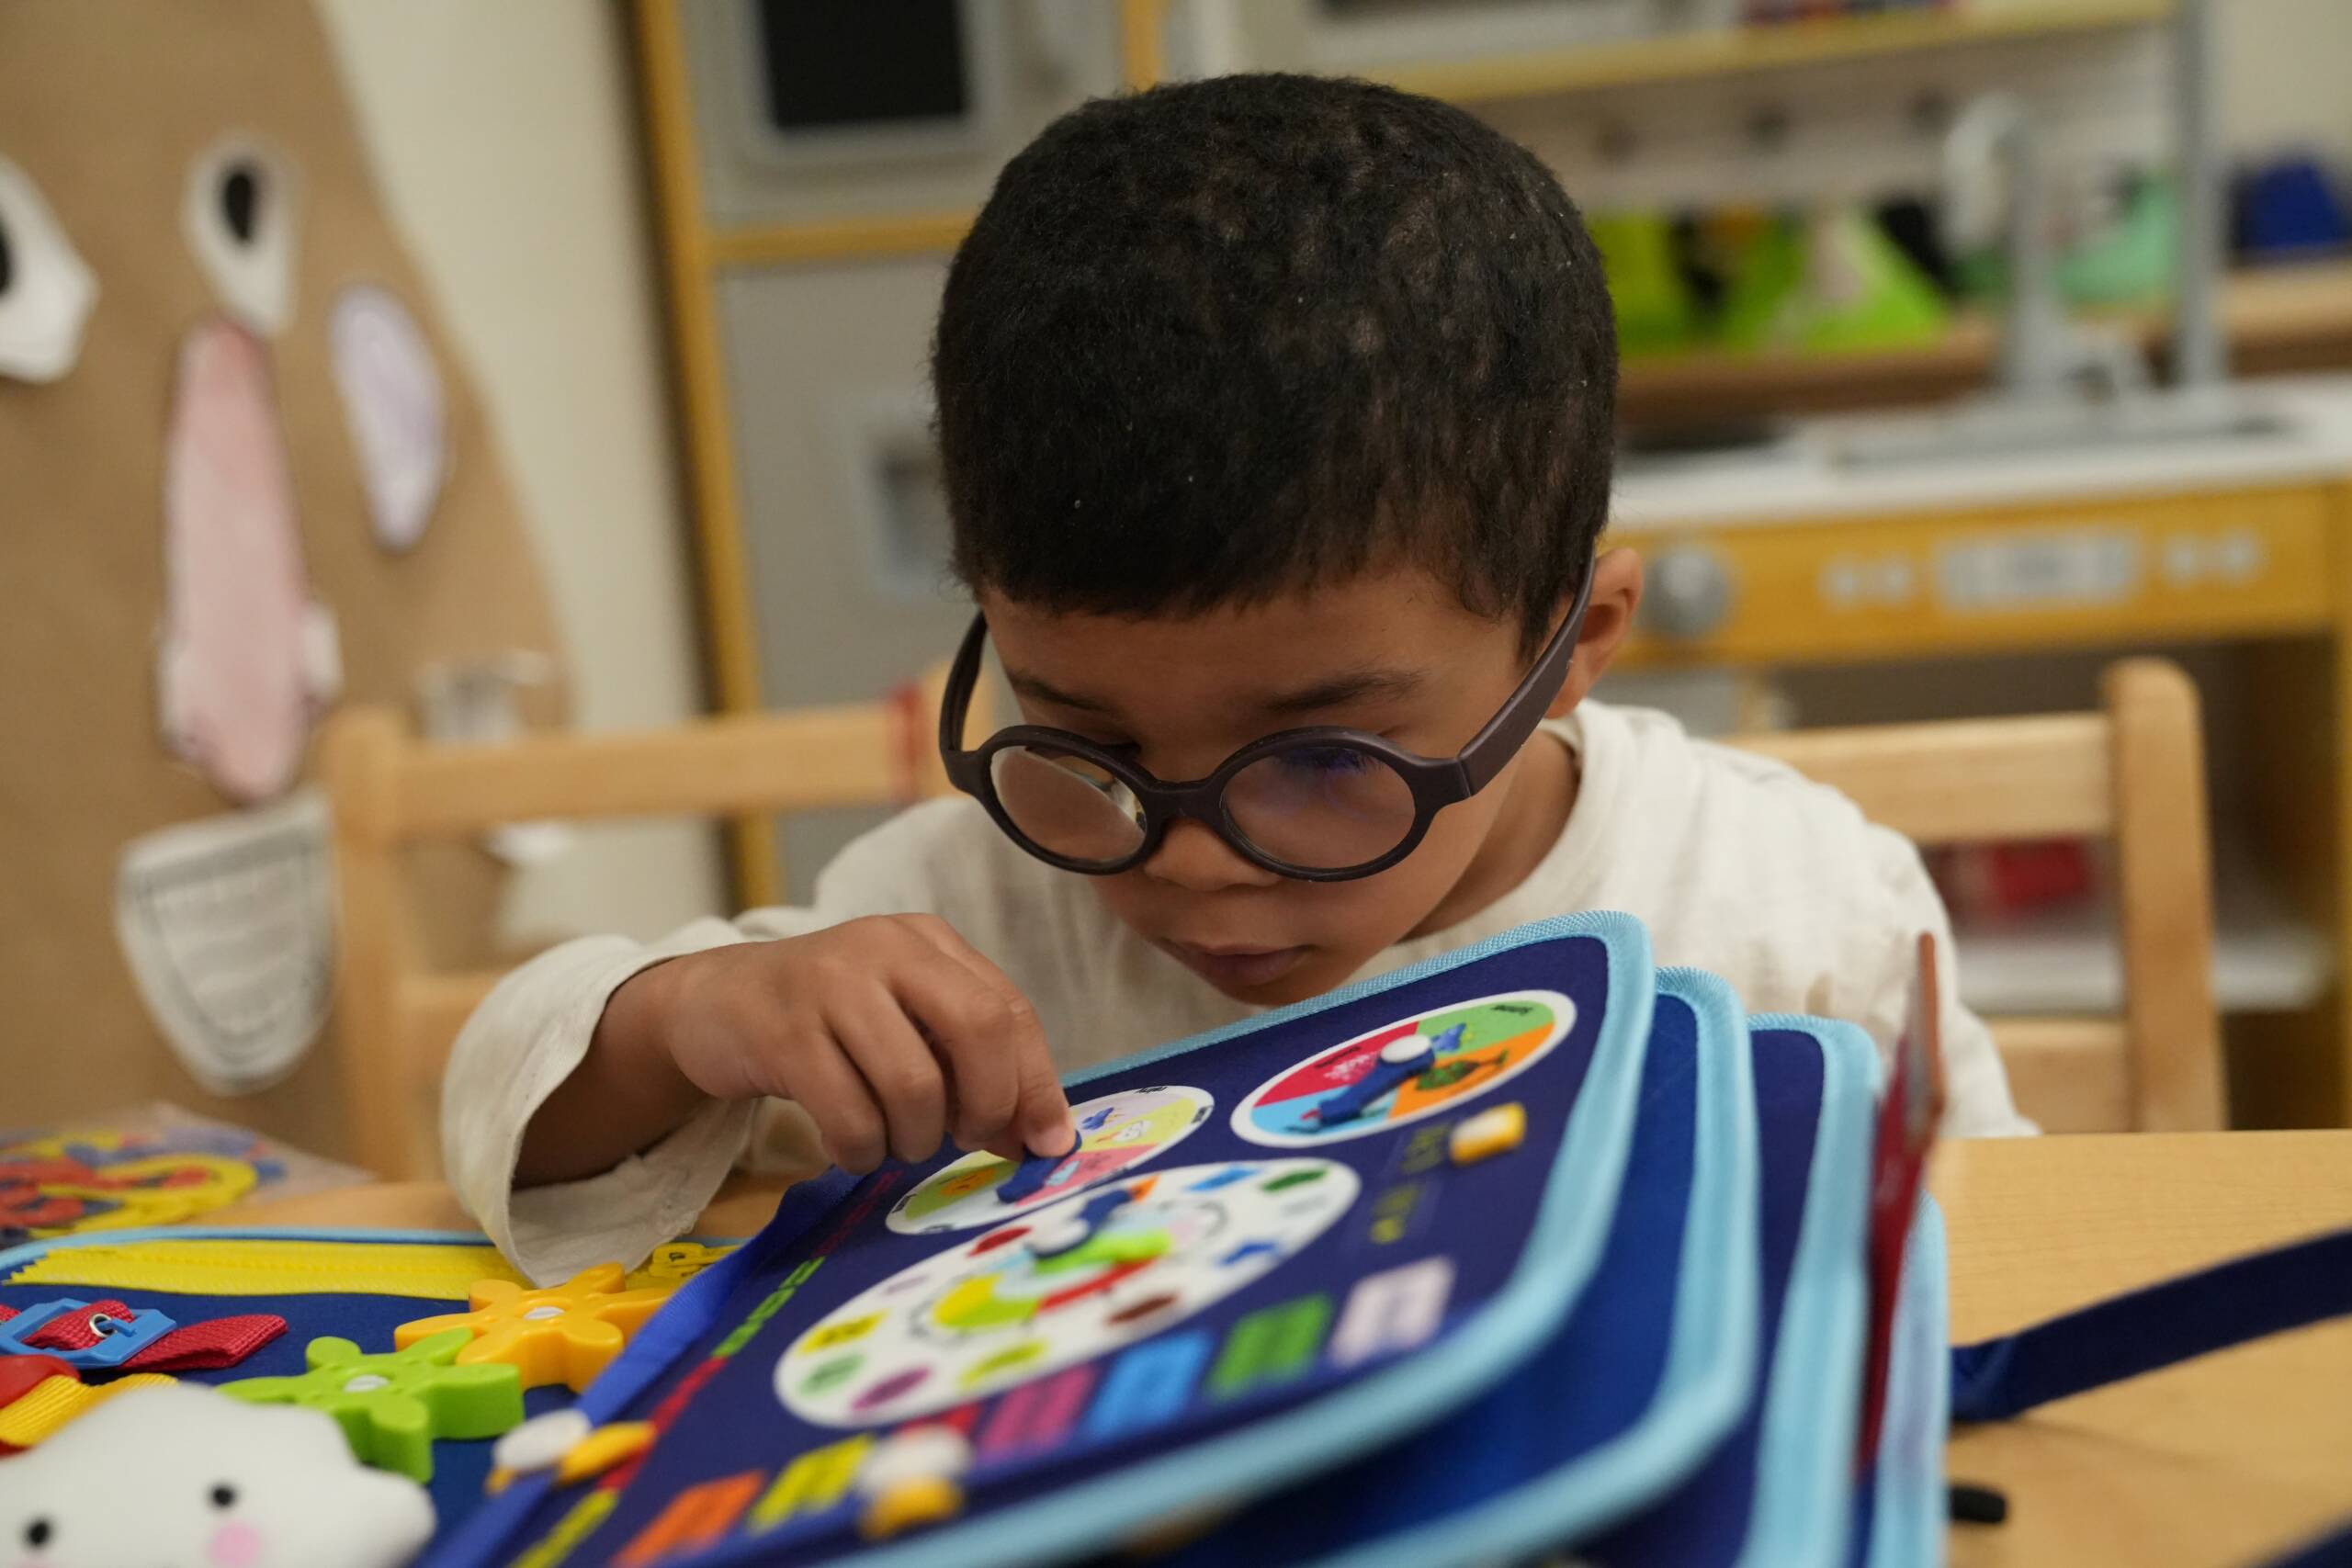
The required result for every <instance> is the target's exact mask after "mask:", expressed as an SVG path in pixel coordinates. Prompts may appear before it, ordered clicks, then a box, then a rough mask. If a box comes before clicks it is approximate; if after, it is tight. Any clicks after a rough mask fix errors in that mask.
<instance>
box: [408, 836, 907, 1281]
mask: <svg viewBox="0 0 2352 1568" xmlns="http://www.w3.org/2000/svg"><path fill="white" fill-rule="evenodd" d="M925 815H926V813H923V812H910V813H909V814H907V818H922V817H924V816H925ZM928 816H929V817H930V820H929V821H928V822H925V821H922V820H917V821H912V822H910V821H908V820H907V818H900V819H899V821H898V822H896V823H894V824H893V825H892V826H891V827H890V828H886V829H882V830H881V831H878V832H876V833H871V834H868V835H866V837H865V838H864V839H862V840H858V841H857V842H855V843H854V844H852V845H850V846H849V847H848V848H847V849H845V850H844V851H843V852H842V854H841V855H840V856H839V857H838V858H837V859H836V860H835V862H834V863H833V864H832V865H831V866H830V867H828V868H827V871H826V872H825V874H822V875H821V876H820V877H819V879H818V883H817V889H816V898H815V901H814V902H813V903H812V904H810V905H809V906H806V907H799V906H794V907H782V908H767V909H754V910H752V911H750V912H748V913H746V914H744V915H742V916H741V917H739V918H738V919H734V920H732V921H729V920H722V919H716V918H712V919H701V920H695V921H693V922H691V923H690V924H688V925H685V926H683V927H681V928H680V929H678V930H677V931H673V932H672V933H670V934H669V935H668V936H666V937H664V938H662V940H661V941H659V942H650V943H648V942H633V941H631V940H629V939H628V938H627V937H618V936H596V937H582V938H581V939H579V940H577V941H574V942H565V943H563V944H562V945H561V946H559V947H555V948H552V949H550V950H548V952H546V953H541V954H540V955H539V956H538V957H537V958H534V959H532V960H531V961H530V962H529V963H527V964H524V965H523V966H522V967H521V968H519V969H516V970H515V972H514V973H513V974H511V975H509V976H506V978H505V979H504V980H503V981H501V982H500V983H499V985H498V987H497V988H496V989H494V990H493V991H492V993H491V994H490V996H489V997H488V998H486V999H485V1000H484V1001H483V1002H482V1004H481V1007H480V1008H478V1009H476V1010H475V1011H474V1014H473V1016H472V1018H470V1019H469V1020H468V1021H467V1023H466V1026H465V1028H464V1030H463V1031H462V1032H459V1034H458V1042H457V1044H456V1046H455V1048H454V1049H453V1050H452V1052H451V1054H450V1058H449V1066H448V1069H447V1073H446V1075H445V1076H444V1077H443V1081H442V1092H441V1147H442V1160H443V1164H444V1166H445V1167H446V1168H447V1174H448V1179H449V1182H450V1185H451V1186H452V1187H453V1188H454V1189H455V1190H456V1192H457V1195H458V1201H459V1202H461V1203H462V1204H464V1206H465V1209H466V1212H467V1213H469V1214H471V1215H472V1216H473V1218H474V1221H475V1223H476V1224H480V1225H481V1227H482V1230H483V1231H484V1232H485V1233H486V1234H487V1235H489V1236H490V1238H491V1239H492V1241H494V1242H496V1243H497V1244H498V1247H499V1250H500V1251H502V1252H503V1253H504V1254H505V1255H506V1256H507V1257H508V1258H510V1259H512V1260H513V1261H514V1263H515V1267H516V1268H517V1269H521V1270H522V1271H523V1272H524V1273H525V1274H527V1275H529V1276H530V1277H531V1278H532V1279H534V1280H542V1281H546V1280H560V1279H563V1278H566V1277H569V1276H570V1275H571V1274H572V1273H575V1272H577V1271H578V1270H580V1269H584V1268H587V1267H589V1266H591V1265H593V1264H595V1263H601V1262H605V1261H608V1260H614V1261H619V1262H623V1263H629V1264H634V1263H635V1262H637V1261H638V1260H639V1259H640V1258H644V1257H645V1255H646V1254H647V1253H649V1252H650V1251H651V1250H652V1249H653V1248H654V1247H658V1246H659V1245H661V1244H662V1242H664V1241H667V1240H669V1239H670V1238H671V1237H673V1236H675V1235H680V1234H681V1233H683V1232H684V1231H686V1230H688V1229H690V1228H692V1226H693V1224H694V1223H695V1218H696V1217H697V1216H698V1215H699V1214H700V1213H702V1211H703V1209H704V1208H705V1207H706V1206H707V1204H708V1203H709V1201H710V1200H711V1199H712V1198H713V1197H714V1196H715V1195H716V1194H717V1193H718V1189H719V1186H720V1184H721V1183H722V1182H724V1181H725V1180H726V1179H727V1175H728V1172H729V1170H730V1169H731V1168H734V1166H735V1165H736V1164H737V1163H738V1162H739V1161H742V1162H743V1163H746V1164H748V1165H750V1166H751V1167H752V1168H756V1169H758V1170H760V1171H761V1172H763V1174H773V1175H783V1176H787V1177H791V1176H801V1175H809V1174H813V1172H814V1171H815V1170H816V1169H820V1168H822V1159H821V1156H818V1155H817V1154H816V1152H815V1151H816V1147H817V1144H816V1138H815V1135H814V1130H813V1128H811V1127H810V1126H809V1122H808V1118H807V1117H806V1116H805V1115H802V1114H801V1113H800V1112H799V1110H798V1108H797V1107H795V1106H790V1105H786V1104H782V1103H779V1102H773V1101H769V1102H763V1101H757V1100H734V1101H713V1102H712V1103H711V1104H709V1105H707V1106H705V1107H704V1108H703V1109H702V1110H701V1111H698V1112H696V1113H695V1115H694V1116H693V1117H692V1118H691V1119H689V1120H688V1121H687V1122H686V1123H685V1124H684V1126H681V1127H679V1128H677V1129H676V1130H675V1131H673V1132H672V1133H671V1134H669V1135H668V1136H667V1137H665V1138H663V1139H662V1140H661V1141H660V1142H659V1143H657V1144H654V1145H652V1146H650V1148H647V1149H645V1150H643V1151H641V1152H640V1153H639V1154H636V1155H633V1156H630V1157H628V1158H627V1159H624V1160H622V1161H621V1162H620V1163H619V1164H618V1165H616V1166H615V1167H614V1168H612V1169H610V1170H607V1171H604V1172H601V1173H600V1174H598V1175H595V1176H592V1177H586V1178H583V1179H580V1180H577V1181H565V1182H555V1183H549V1184H548V1185H545V1186H539V1187H529V1188H523V1189H520V1190H518V1189H517V1188H516V1187H515V1160H516V1159H517V1158H518V1157H519V1156H520V1154H521V1152H522V1146H523V1132H524V1129H525V1128H526V1127H527V1126H528V1125H529V1124H530V1121H531V1118H532V1117H533V1116H534V1115H536V1114H537V1111H538V1109H539V1107H540V1106H541V1105H542V1104H544V1103H545V1102H546V1100H547V1098H548V1095H550V1094H552V1093H553V1092H554V1091H555V1089H556V1087H557V1086H558V1085H560V1084H561V1083H562V1082H563V1080H564V1079H565V1078H567V1077H570V1076H571V1073H572V1071H573V1069H575V1068H576V1067H578V1066H580V1063H581V1060H582V1058H583V1057H585V1056H586V1055H587V1054H588V1045H589V1042H590V1040H591V1039H592V1038H593V1037H594V1034H595V1032H596V1023H597V1021H598V1020H599V1019H601V1018H602V1017H603V1016H604V1012H605V1002H606V1000H607V999H608V998H611V996H612V994H613V992H614V991H616V990H617V989H618V988H619V987H620V986H621V983H622V982H623V981H625V980H627V979H628V977H629V976H632V975H635V974H637V973H638V972H639V970H641V969H645V968H647V967H649V966H650V965H652V964H659V963H661V962H662V961H663V960H664V959H669V958H674V957H678V956H680V955H682V954H684V953H696V952H700V951H702V950H704V949H707V948H713V947H719V946H723V945H725V944H726V943H729V942H760V941H772V940H775V939H778V938H783V937H793V936H805V935H807V934H808V933H809V932H810V931H820V930H823V929H825V928H826V927H829V926H833V925H838V924H840V923H842V921H844V920H850V919H857V918H859V917H861V916H865V915H876V914H904V913H916V912H935V911H936V908H937V905H938V902H939V900H938V898H937V897H936V893H935V890H934V887H933V881H932V878H931V876H930V870H931V866H932V864H933V861H934V859H935V856H936V852H937V850H938V840H940V838H941V836H942V830H943V829H952V826H953V824H952V823H951V822H948V821H946V820H945V819H944V818H941V817H940V816H939V815H938V814H937V813H935V812H934V813H929V814H928ZM812 1161H813V1163H812Z"/></svg>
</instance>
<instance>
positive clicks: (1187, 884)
mask: <svg viewBox="0 0 2352 1568" xmlns="http://www.w3.org/2000/svg"><path fill="white" fill-rule="evenodd" d="M1143 873H1144V874H1145V875H1146V876H1150V877H1156V878H1158V879H1159V881H1161V882H1165V883H1169V884H1170V885H1171V886H1177V887H1182V888H1183V889H1185V890H1186V891H1187V892H1192V893H1214V892H1216V891H1217V890H1218V889H1220V888H1226V887H1241V886H1249V887H1265V886H1271V885H1272V884H1273V883H1275V882H1277V881H1279V880H1281V879H1280V878H1279V877H1277V876H1276V875H1275V874H1273V873H1272V872H1271V871H1268V870H1266V869H1264V868H1263V867H1261V866H1256V865H1252V864H1251V863H1250V862H1248V861H1246V860H1244V859H1242V858H1241V856H1240V855H1239V854H1238V853H1237V852H1235V851H1234V849H1233V848H1232V846H1231V845H1229V844H1227V842H1226V841H1225V840H1222V839H1220V838H1218V837H1217V836H1216V833H1215V832H1213V831H1211V830H1210V829H1209V827H1208V825H1207V824H1206V823H1203V822H1195V821H1193V819H1192V818H1189V817H1186V818H1179V819H1178V820H1176V821H1174V822H1171V823H1170V824H1169V825H1168V831H1167V833H1166V834H1164V835H1163V836H1162V837H1161V839H1160V840H1159V849H1157V850H1155V851H1153V852H1152V856H1151V858H1150V859H1149V860H1148V861H1146V862H1144V863H1143Z"/></svg>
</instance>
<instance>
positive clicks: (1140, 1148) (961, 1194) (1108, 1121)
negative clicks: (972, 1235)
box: [889, 1085, 1216, 1235]
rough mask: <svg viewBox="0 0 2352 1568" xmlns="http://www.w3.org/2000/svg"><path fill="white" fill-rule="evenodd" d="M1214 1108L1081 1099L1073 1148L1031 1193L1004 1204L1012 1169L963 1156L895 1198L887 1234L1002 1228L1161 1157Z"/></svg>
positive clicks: (1169, 1093) (1192, 1095) (1192, 1101)
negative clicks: (1015, 1217)
mask: <svg viewBox="0 0 2352 1568" xmlns="http://www.w3.org/2000/svg"><path fill="white" fill-rule="evenodd" d="M1214 1110H1216V1100H1214V1099H1213V1098H1211V1097H1210V1096H1209V1095H1207V1094H1205V1093H1204V1092H1203V1091H1201V1090H1200V1089H1185V1088H1182V1087H1181V1086H1172V1085H1170V1086H1160V1087H1157V1088H1153V1089H1123V1090H1121V1091H1120V1092H1119V1093H1117V1094H1106V1095H1104V1096H1103V1098H1102V1099H1100V1100H1081V1101H1080V1102H1079V1103H1078V1104H1076V1105H1073V1106H1071V1107H1070V1108H1069V1113H1070V1119H1071V1120H1072V1121H1074V1122H1077V1123H1078V1146H1077V1147H1076V1148H1075V1149H1072V1150H1071V1151H1070V1152H1069V1154H1067V1155H1064V1156H1062V1158H1061V1161H1060V1163H1059V1164H1057V1165H1056V1166H1054V1167H1053V1168H1051V1170H1050V1171H1049V1172H1048V1173H1047V1174H1046V1177H1045V1179H1044V1181H1043V1183H1042V1184H1040V1185H1037V1186H1036V1187H1035V1190H1030V1191H1026V1192H1023V1193H1022V1194H1021V1195H1020V1196H1019V1197H1017V1198H1016V1199H1015V1200H1013V1201H1009V1202H1008V1201H1005V1199H1004V1198H1003V1197H1002V1196H1001V1193H1000V1190H1001V1188H1003V1187H1004V1186H1005V1184H1006V1183H1007V1182H1008V1181H1010V1180H1012V1179H1014V1178H1015V1176H1016V1173H1017V1168H1016V1167H1014V1166H1012V1165H1008V1164H1007V1163H1005V1162H1004V1161H1003V1160H1001V1159H999V1158H997V1156H994V1155H992V1154H987V1153H980V1154H968V1155H966V1156H964V1157H963V1158H962V1159H959V1160H956V1161H955V1162H954V1163H953V1164H950V1165H945V1166H942V1167H941V1168H939V1169H937V1170H935V1171H933V1172H932V1173H931V1174H930V1175H929V1176H927V1177H925V1178H923V1179H922V1180H921V1181H919V1182H917V1183H916V1184H915V1188H914V1190H912V1191H911V1192H909V1193H908V1194H907V1195H906V1196H905V1197H903V1198H901V1199H899V1201H898V1204H897V1206H896V1207H894V1208H893V1209H892V1210H891V1211H890V1219H889V1224H890V1228H891V1229H892V1230H894V1231H897V1232H899V1234H900V1235H938V1234H939V1233H941V1232H943V1231H963V1230H971V1229H973V1228H975V1227H977V1226H979V1225H993V1224H1001V1222H1003V1221H1005V1220H1009V1219H1011V1218H1012V1216H1013V1215H1015V1214H1020V1213H1027V1212H1029V1211H1030V1210H1032V1209H1036V1208H1041V1207H1043V1206H1044V1205H1046V1204H1047V1203H1051V1202H1054V1201H1057V1200H1058V1199H1062V1198H1067V1197H1069V1195H1070V1194H1071V1193H1073V1192H1078V1191H1081V1190H1085V1189H1086V1188H1089V1187H1093V1186H1096V1185H1099V1184H1100V1183H1102V1182H1104V1181H1108V1180H1110V1179H1112V1178H1113V1177H1114V1176H1117V1175H1119V1174H1120V1173H1121V1172H1123V1171H1127V1170H1132V1169H1134V1168H1136V1166H1139V1165H1141V1164H1142V1163H1143V1162H1144V1161H1146V1160H1148V1159H1150V1158H1152V1157H1153V1156H1156V1155H1161V1154H1165V1153H1166V1152H1167V1151H1168V1150H1170V1149H1172V1148H1174V1147H1175V1146H1176V1145H1178V1144H1180V1143H1182V1142H1183V1141H1184V1139H1186V1138H1188V1137H1190V1136H1192V1134H1193V1129H1194V1128H1196V1127H1198V1126H1200V1125H1201V1124H1202V1123H1203V1122H1206V1121H1207V1120H1208V1119H1209V1113H1210V1112H1211V1111H1214Z"/></svg>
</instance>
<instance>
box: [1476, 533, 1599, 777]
mask: <svg viewBox="0 0 2352 1568" xmlns="http://www.w3.org/2000/svg"><path fill="white" fill-rule="evenodd" d="M1598 564H1599V560H1598V554H1597V552H1596V554H1594V555H1588V556H1586V557H1585V559H1584V579H1583V581H1580V582H1578V583H1577V597H1576V603H1575V604H1571V605H1570V606H1569V607H1568V618H1567V619H1566V621H1563V622H1562V623H1561V624H1560V629H1559V630H1558V631H1556V632H1555V633H1554V634H1553V635H1552V640H1551V642H1550V643H1548V644H1546V645H1545V647H1544V651H1543V653H1542V654H1541V655H1540V656H1539V657H1538V658H1537V659H1536V660H1535V667H1534V668H1533V669H1532V670H1530V671H1528V672H1527V675H1526V678H1525V679H1524V680H1522V681H1521V682H1520V683H1519V689H1518V690H1517V691H1515V692H1513V693H1512V694H1510V701H1508V702H1506V703H1504V704H1503V705H1502V706H1501V707H1500V708H1498V709H1497V710H1496V711H1495V716H1494V717H1492V718H1490V719H1488V720H1487V728H1484V729H1482V730H1480V731H1478V733H1477V734H1476V735H1475V736H1473V737H1471V739H1470V744H1469V745H1467V746H1464V748H1463V749H1462V751H1461V754H1460V756H1459V757H1458V759H1457V761H1459V762H1460V763H1461V766H1462V776H1463V780H1464V783H1465V784H1468V785H1469V788H1470V793H1471V794H1473V795H1476V793H1477V792H1478V791H1480V790H1482V789H1484V788H1486V787H1487V785H1488V784H1492V783H1493V782H1494V777H1495V775H1496V774H1497V773H1501V772H1502V771H1503V764H1504V763H1506V762H1508V761H1510V760H1511V758H1512V757H1513V756H1515V755H1516V754H1517V753H1518V751H1519V749H1520V748H1521V746H1523V745H1525V744H1526V743H1527V738H1528V737H1529V736H1531V735H1532V734H1534V733H1535V727H1536V726H1537V725H1539V724H1541V723H1543V722H1544V710H1545V709H1546V708H1548V707H1549V706H1550V705H1551V696H1552V694H1554V693H1556V692H1557V691H1559V689H1560V688H1561V686H1562V685H1564V684H1565V683H1566V681H1567V677H1568V667H1569V666H1570V665H1572V664H1574V663H1575V662H1576V657H1577V641H1578V639H1579V638H1580V637H1582V635H1583V632H1584V615H1585V611H1586V610H1587V609H1588V608H1589V606H1590V605H1591V604H1592V579H1593V575H1594V570H1593V569H1594V568H1595V567H1596V566H1597V565H1598ZM1538 694H1542V695H1541V697H1540V699H1539V696H1538Z"/></svg>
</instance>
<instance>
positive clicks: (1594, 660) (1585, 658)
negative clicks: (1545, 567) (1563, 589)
mask: <svg viewBox="0 0 2352 1568" xmlns="http://www.w3.org/2000/svg"><path fill="white" fill-rule="evenodd" d="M1574 602H1575V601H1574V600H1570V601H1569V602H1568V603H1570V604H1573V603H1574ZM1641 605H1642V558H1641V557H1639V556H1637V555H1635V554H1634V552H1633V551H1632V550H1631V549H1629V548H1626V547H1623V546H1620V547H1618V548H1616V549H1613V550H1609V551H1606V552H1605V553H1603V554H1602V555H1601V556H1600V558H1598V559H1596V560H1595V561H1594V562H1593V563H1592V603H1591V604H1589V605H1587V606H1586V608H1585V613H1584V629H1583V631H1582V632H1580V633H1579V634H1578V635H1577V652H1576V660H1575V662H1574V663H1572V664H1570V665H1569V666H1568V678H1567V679H1566V681H1563V682H1560V692H1559V695H1557V696H1555V697H1554V698H1553V699H1552V705H1551V707H1550V708H1549V709H1548V710H1546V711H1547V712H1548V713H1549V715H1550V716H1552V717H1553V718H1565V717H1566V716H1567V714H1568V710H1569V709H1571V708H1573V707H1575V706H1576V705H1577V704H1578V703H1580V702H1582V701H1584V698H1585V694H1586V693H1588V692H1589V691H1591V690H1592V688H1593V683H1594V682H1597V681H1599V680H1600V677H1601V676H1602V675H1604V674H1606V673H1607V672H1608V670H1609V666H1610V665H1611V664H1612V663H1614V662H1615V661H1616V659H1617V650H1618V649H1620V648H1622V647H1623V646H1624V643H1625V634H1626V633H1628V632H1630V631H1632V630H1633V629H1634V611H1636V610H1638V609H1640V608H1641ZM1561 608H1562V610H1563V612H1565V611H1566V604H1563V605H1562V606H1561Z"/></svg>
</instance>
